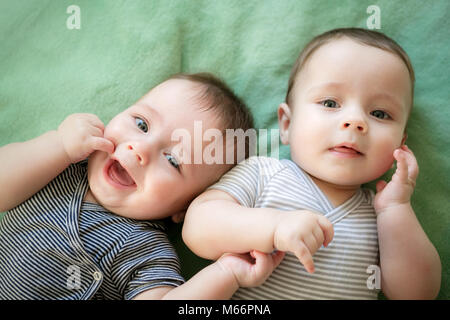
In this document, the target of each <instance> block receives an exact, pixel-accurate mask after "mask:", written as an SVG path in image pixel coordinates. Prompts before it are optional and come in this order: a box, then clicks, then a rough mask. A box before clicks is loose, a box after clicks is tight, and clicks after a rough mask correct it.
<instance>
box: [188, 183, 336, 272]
mask: <svg viewBox="0 0 450 320" xmlns="http://www.w3.org/2000/svg"><path fill="white" fill-rule="evenodd" d="M333 234H334V231H333V226H332V224H331V223H330V222H329V221H328V219H326V218H325V217H324V216H323V215H320V214H316V213H313V212H310V211H307V210H296V211H282V210H276V209H271V208H247V207H244V206H241V205H240V204H238V203H237V202H236V200H234V199H233V198H232V197H231V196H230V195H228V194H227V193H226V192H223V191H218V190H210V191H207V192H205V193H204V194H202V195H201V196H199V197H198V198H197V199H196V200H194V201H193V202H192V204H191V205H190V207H189V209H188V211H187V213H186V219H185V222H184V226H183V240H184V241H185V243H186V244H187V246H188V247H189V248H190V249H191V250H192V251H193V252H195V253H196V254H198V255H199V256H201V257H203V258H206V259H217V257H219V256H220V255H222V254H223V253H225V252H232V253H244V252H249V251H251V250H258V251H261V252H265V253H270V252H272V251H273V250H274V249H277V250H280V251H289V252H292V253H293V254H295V255H296V256H297V258H298V259H299V260H300V262H301V263H302V264H303V265H304V266H305V268H306V270H307V271H308V272H314V263H313V260H312V255H313V254H314V253H315V252H316V251H317V250H318V249H319V248H320V247H321V246H322V245H325V246H327V245H328V243H330V242H331V240H332V239H333Z"/></svg>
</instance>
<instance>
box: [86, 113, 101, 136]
mask: <svg viewBox="0 0 450 320" xmlns="http://www.w3.org/2000/svg"><path fill="white" fill-rule="evenodd" d="M87 120H88V121H89V123H90V124H91V125H92V126H94V127H96V128H98V129H100V130H101V131H102V132H103V131H104V130H105V125H104V124H103V122H102V121H101V120H100V118H99V117H97V116H96V115H95V114H87Z"/></svg>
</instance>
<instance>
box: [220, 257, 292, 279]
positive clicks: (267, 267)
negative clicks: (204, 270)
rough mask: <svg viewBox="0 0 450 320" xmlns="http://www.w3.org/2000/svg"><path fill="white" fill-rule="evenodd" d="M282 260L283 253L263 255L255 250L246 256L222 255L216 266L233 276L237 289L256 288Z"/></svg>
mask: <svg viewBox="0 0 450 320" xmlns="http://www.w3.org/2000/svg"><path fill="white" fill-rule="evenodd" d="M283 258H284V252H282V251H277V252H274V253H268V254H266V253H263V252H259V251H256V250H253V251H251V252H250V253H247V254H231V253H226V254H224V255H222V256H221V257H220V258H219V260H217V262H218V264H219V265H220V266H221V267H222V269H223V270H225V271H226V272H228V273H230V274H232V275H233V277H234V279H235V280H236V283H237V284H238V286H239V287H256V286H259V285H261V284H262V283H264V281H266V279H267V278H268V277H269V276H270V275H271V274H272V272H273V270H274V269H275V268H276V267H277V266H278V265H279V264H280V262H281V260H283Z"/></svg>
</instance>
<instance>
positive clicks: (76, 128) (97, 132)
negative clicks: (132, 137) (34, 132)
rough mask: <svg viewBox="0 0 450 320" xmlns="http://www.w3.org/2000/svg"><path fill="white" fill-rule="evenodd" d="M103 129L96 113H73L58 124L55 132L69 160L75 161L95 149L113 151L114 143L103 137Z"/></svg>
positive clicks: (83, 157) (85, 156)
mask: <svg viewBox="0 0 450 320" xmlns="http://www.w3.org/2000/svg"><path fill="white" fill-rule="evenodd" d="M104 130H105V126H104V125H103V123H102V122H101V121H100V119H99V118H98V117H97V116H96V115H94V114H89V113H75V114H71V115H70V116H68V117H67V118H66V119H65V120H64V121H63V122H62V123H61V124H60V126H59V127H58V130H57V132H58V135H59V136H60V138H61V141H62V145H63V147H64V150H65V152H66V154H67V156H68V158H69V159H70V162H71V163H76V162H78V161H81V160H83V159H85V158H87V157H88V156H89V155H90V154H91V153H92V152H94V151H95V150H100V151H104V152H108V153H113V152H114V144H113V143H112V142H111V141H109V140H108V139H105V138H104V137H103V131H104Z"/></svg>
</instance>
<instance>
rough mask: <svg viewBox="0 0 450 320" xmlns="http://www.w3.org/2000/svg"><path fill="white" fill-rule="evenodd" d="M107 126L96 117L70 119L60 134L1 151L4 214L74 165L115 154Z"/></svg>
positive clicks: (1, 208)
mask: <svg viewBox="0 0 450 320" xmlns="http://www.w3.org/2000/svg"><path fill="white" fill-rule="evenodd" d="M103 129H104V126H103V123H102V122H101V121H100V120H99V119H98V118H97V117H96V116H95V115H92V114H73V115H70V116H68V117H67V118H66V119H65V120H64V121H63V122H62V123H61V125H60V126H59V128H58V130H56V131H49V132H47V133H45V134H43V135H41V136H39V137H37V138H35V139H32V140H28V141H25V142H20V143H12V144H9V145H6V146H4V147H2V148H0V164H1V171H0V211H7V210H9V209H11V208H14V207H15V206H17V205H19V204H20V203H21V202H23V201H25V200H27V199H28V198H29V197H31V196H32V195H33V194H35V193H36V192H38V191H39V190H40V189H42V188H43V187H44V186H45V185H46V184H47V183H49V182H50V181H51V180H52V179H54V178H55V177H56V176H57V175H58V174H60V173H61V172H62V171H63V170H64V169H66V168H67V167H68V166H69V165H70V164H71V163H76V162H78V161H80V160H82V159H84V158H86V157H87V156H88V155H89V154H90V153H92V152H93V151H94V150H102V151H105V152H112V151H113V150H114V145H113V144H112V142H111V141H109V140H107V139H105V138H103Z"/></svg>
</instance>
